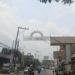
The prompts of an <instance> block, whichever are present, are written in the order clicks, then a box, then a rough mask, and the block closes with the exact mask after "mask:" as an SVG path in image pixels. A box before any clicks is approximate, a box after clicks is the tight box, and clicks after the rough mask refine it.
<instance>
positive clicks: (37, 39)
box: [24, 31, 50, 41]
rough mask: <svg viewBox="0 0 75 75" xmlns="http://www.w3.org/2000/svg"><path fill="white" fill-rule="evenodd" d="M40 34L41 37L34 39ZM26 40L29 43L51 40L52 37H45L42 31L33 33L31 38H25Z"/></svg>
mask: <svg viewBox="0 0 75 75" xmlns="http://www.w3.org/2000/svg"><path fill="white" fill-rule="evenodd" d="M37 33H38V34H40V36H41V37H33V36H34V35H35V34H37ZM24 40H25V41H28V40H32V41H35V40H36V41H41V40H43V41H44V40H50V36H44V35H43V33H42V32H41V31H33V32H32V33H31V34H30V36H28V37H24Z"/></svg>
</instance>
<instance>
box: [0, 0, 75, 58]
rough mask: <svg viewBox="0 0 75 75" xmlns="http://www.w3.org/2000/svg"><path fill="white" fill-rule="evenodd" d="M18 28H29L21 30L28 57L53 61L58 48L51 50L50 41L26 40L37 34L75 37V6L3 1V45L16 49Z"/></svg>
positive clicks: (28, 0)
mask: <svg viewBox="0 0 75 75" xmlns="http://www.w3.org/2000/svg"><path fill="white" fill-rule="evenodd" d="M17 27H27V28H29V30H25V32H24V31H23V30H20V35H19V39H20V44H21V45H20V48H21V49H22V50H23V51H24V52H25V53H28V52H31V53H32V54H34V55H35V54H37V57H39V58H41V59H42V58H43V56H47V55H49V56H50V58H53V57H52V56H53V51H55V50H58V47H53V46H50V41H25V40H24V38H23V37H26V36H28V35H30V34H31V33H32V32H33V31H37V30H38V31H40V32H41V33H43V35H44V36H75V3H72V4H71V5H70V6H69V5H64V4H63V3H56V2H52V3H51V4H49V3H47V4H44V3H43V4H42V3H40V2H39V0H0V42H2V43H4V44H7V45H8V46H10V47H12V44H13V40H15V38H16V33H17ZM35 43H36V44H35Z"/></svg>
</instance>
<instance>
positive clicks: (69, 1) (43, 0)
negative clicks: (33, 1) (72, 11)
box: [40, 0, 73, 5]
mask: <svg viewBox="0 0 75 75" xmlns="http://www.w3.org/2000/svg"><path fill="white" fill-rule="evenodd" d="M55 1H56V2H59V1H61V2H63V3H64V4H69V5H70V4H71V3H73V0H55ZM40 2H42V3H47V2H49V3H51V2H52V0H40Z"/></svg>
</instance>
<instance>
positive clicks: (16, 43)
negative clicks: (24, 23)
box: [15, 27, 29, 49]
mask: <svg viewBox="0 0 75 75" xmlns="http://www.w3.org/2000/svg"><path fill="white" fill-rule="evenodd" d="M20 29H24V30H29V28H26V27H25V28H23V27H18V30H17V35H16V40H15V49H18V46H19V40H18V36H19V31H20Z"/></svg>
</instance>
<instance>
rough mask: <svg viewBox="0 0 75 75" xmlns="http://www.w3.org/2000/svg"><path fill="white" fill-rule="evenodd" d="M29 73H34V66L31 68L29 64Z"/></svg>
mask: <svg viewBox="0 0 75 75" xmlns="http://www.w3.org/2000/svg"><path fill="white" fill-rule="evenodd" d="M29 74H30V75H34V68H33V66H32V65H30V68H29Z"/></svg>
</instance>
